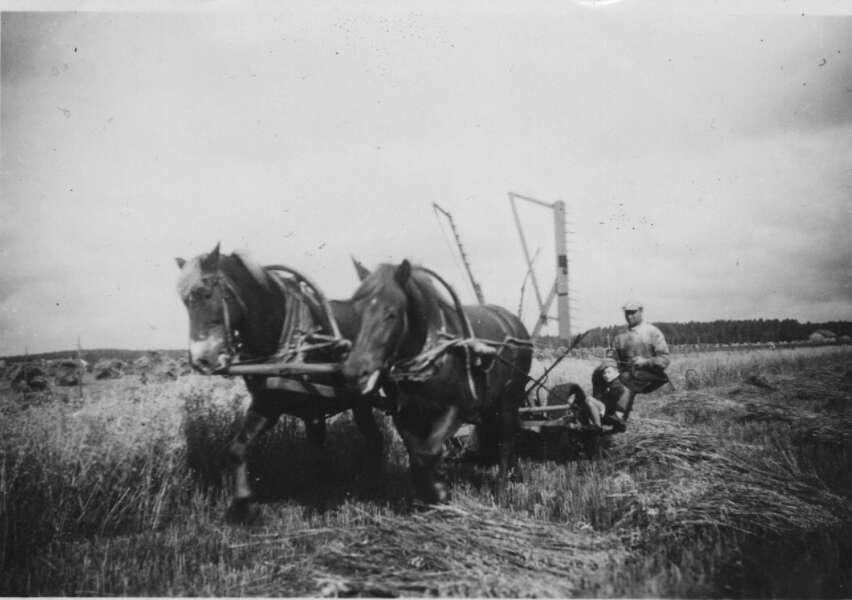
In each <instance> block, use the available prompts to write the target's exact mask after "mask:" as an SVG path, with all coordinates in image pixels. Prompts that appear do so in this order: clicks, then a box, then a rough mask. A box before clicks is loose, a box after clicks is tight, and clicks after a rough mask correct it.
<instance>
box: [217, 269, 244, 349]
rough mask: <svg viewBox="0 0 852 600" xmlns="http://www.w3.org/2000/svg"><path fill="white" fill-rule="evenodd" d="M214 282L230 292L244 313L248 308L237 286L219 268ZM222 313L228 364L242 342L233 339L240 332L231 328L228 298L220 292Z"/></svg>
mask: <svg viewBox="0 0 852 600" xmlns="http://www.w3.org/2000/svg"><path fill="white" fill-rule="evenodd" d="M216 282H217V283H218V284H219V285H221V286H222V287H223V288H224V289H225V291H227V292H230V294H231V296H232V297H233V299H234V301H235V302H236V303H237V304H238V305H239V307H240V309H241V310H242V311H243V315H245V314H246V313H247V312H248V310H247V308H246V303H245V301H244V300H243V299H242V297H241V296H240V294H239V292H238V291H237V287H236V286H235V285H234V283H233V282H232V281H231V280H230V278H229V277H228V276H227V275H225V274H224V273H223V272H222V271H221V270H219V271H217V276H216ZM222 314H223V315H224V318H225V348H226V350H227V355H226V359H227V364H228V365H230V364H231V362H232V361H233V359H234V356H239V352H240V346H242V343H241V342H239V341H238V340H235V339H234V337H235V335H234V334H236V337H237V338H238V337H239V335H240V332H239V331H237V330H235V329H233V326H232V320H231V311H230V310H229V308H228V298H227V295H226V294H222Z"/></svg>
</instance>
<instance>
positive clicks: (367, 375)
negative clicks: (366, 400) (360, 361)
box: [343, 362, 383, 395]
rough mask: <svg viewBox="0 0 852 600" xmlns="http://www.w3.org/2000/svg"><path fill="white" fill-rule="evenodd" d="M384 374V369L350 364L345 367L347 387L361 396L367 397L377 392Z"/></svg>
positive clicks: (345, 364)
mask: <svg viewBox="0 0 852 600" xmlns="http://www.w3.org/2000/svg"><path fill="white" fill-rule="evenodd" d="M382 373H383V369H382V368H381V367H370V366H367V365H364V366H361V365H354V364H352V363H350V362H347V363H344V365H343V376H344V378H345V379H346V385H347V386H348V387H349V388H350V389H352V390H357V391H358V393H359V394H361V395H367V394H370V393H372V392H375V391H376V389H377V388H378V387H379V382H380V381H381V379H382Z"/></svg>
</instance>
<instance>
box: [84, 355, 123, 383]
mask: <svg viewBox="0 0 852 600" xmlns="http://www.w3.org/2000/svg"><path fill="white" fill-rule="evenodd" d="M126 368H127V365H126V364H125V363H124V361H121V360H108V359H101V360H99V361H98V362H96V363H95V366H94V367H93V369H92V371H93V372H94V374H95V379H118V378H120V377H122V376H123V375H124V370H125V369H126Z"/></svg>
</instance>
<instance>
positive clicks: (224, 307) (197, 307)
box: [177, 244, 382, 519]
mask: <svg viewBox="0 0 852 600" xmlns="http://www.w3.org/2000/svg"><path fill="white" fill-rule="evenodd" d="M177 263H178V266H179V267H180V269H181V273H180V279H179V281H178V293H179V294H180V296H181V299H182V300H183V302H184V304H185V305H186V308H187V311H188V312H189V356H190V362H191V364H192V367H193V368H194V369H195V370H196V371H198V372H200V373H204V374H208V375H209V374H213V373H214V372H215V371H217V370H218V369H220V368H223V367H225V366H227V365H228V363H229V362H230V360H231V359H233V358H240V359H251V358H262V357H268V356H272V355H275V354H276V352H278V351H279V346H280V341H281V337H282V331H284V329H285V322H289V323H291V324H292V323H293V319H295V318H296V316H297V315H296V314H295V313H296V312H298V313H299V316H300V317H301V319H302V320H301V321H299V323H300V327H304V326H305V325H308V326H309V327H308V328H310V329H314V330H316V331H317V332H319V333H325V334H330V333H331V331H332V329H333V327H332V325H331V323H330V322H329V319H328V318H327V317H326V316H324V315H323V313H322V311H321V310H320V309H319V307H318V306H316V302H315V301H314V302H313V303H312V299H311V298H309V297H308V296H307V295H306V294H305V293H304V292H303V291H301V292H300V288H299V286H293V285H291V286H290V287H289V288H288V287H287V285H286V284H285V283H284V282H282V280H281V278H279V277H277V276H276V275H275V274H273V273H271V272H270V271H269V270H267V269H265V268H263V267H261V266H259V265H258V264H256V263H255V262H254V261H252V260H250V259H248V258H247V257H245V256H242V255H240V254H236V253H235V254H231V255H223V254H220V252H219V246H218V244H217V245H216V248H214V249H213V251H212V252H210V253H209V254H206V255H205V254H202V255H200V256H196V257H195V258H192V259H190V260H183V259H181V258H178V259H177ZM288 290H289V291H288ZM329 304H330V306H331V313H332V314H333V316H334V319H335V321H336V322H337V324H338V325H339V331H340V333H341V335H342V337H344V338H346V339H348V340H351V339H353V338H354V337H355V334H356V331H357V321H356V318H355V314H354V311H353V310H352V307H351V305H350V304H349V303H348V302H341V301H331V302H330V303H329ZM304 321H307V323H305V322H304ZM290 330H292V326H291V327H290ZM237 345H238V346H239V350H238V351H237V350H235V346H237ZM237 352H238V356H234V354H235V353H237ZM324 377H326V379H325V380H320V381H317V380H316V379H313V380H312V381H314V382H318V383H324V384H328V385H335V384H336V385H338V386H339V387H340V388H343V387H344V386H343V382H342V381H335V377H337V378H339V377H340V375H339V374H333V373H331V374H327V375H325V376H324ZM244 379H245V384H246V387H247V388H248V391H249V393H250V394H251V405H250V406H249V409H248V412H247V413H246V415H245V419H244V420H243V423H242V426H241V428H240V430H239V432H238V433H237V435H236V436H235V438H234V439H233V441H232V443H231V445H230V447H229V456H230V459H231V462H232V464H233V468H234V495H233V500H232V502H231V506H230V508H229V515H230V516H231V517H232V518H234V519H241V518H245V517H246V516H248V514H249V504H250V501H251V497H252V492H251V488H250V486H249V483H248V472H247V465H246V453H247V449H248V447H249V445H250V444H251V443H252V442H253V441H254V440H255V438H256V437H257V436H258V435H259V434H260V433H262V432H263V431H265V430H267V429H270V428H271V427H272V426H273V425H275V423H276V422H277V420H278V418H279V417H280V416H281V415H282V414H289V415H293V416H297V417H300V418H301V419H303V420H304V421H305V426H306V431H307V433H308V437H309V439H310V440H311V441H313V442H315V443H317V444H322V441H323V439H324V434H325V418H326V417H327V416H328V415H329V414H333V413H334V412H339V411H341V410H346V409H347V408H352V409H353V413H354V416H355V421H356V423H357V425H358V427H359V429H360V430H361V432H362V433H363V434H364V435H365V436H366V438H367V443H368V447H369V450H370V453H371V454H372V455H373V456H374V457H375V458H376V459H377V460H379V459H380V458H381V454H382V436H381V432H380V431H379V428H378V426H377V425H376V422H375V420H374V419H373V414H372V409H371V407H370V405H369V403H367V402H352V401H351V399H352V398H354V395H348V394H347V396H348V398H349V400H347V399H346V398H344V402H342V403H337V404H336V405H334V407H335V408H332V409H331V411H329V410H328V404H325V403H322V402H321V399H320V398H318V397H317V396H315V395H312V394H310V393H309V392H307V391H303V392H296V391H290V390H282V389H268V388H267V387H266V385H265V379H266V378H265V377H263V376H257V375H249V376H245V377H244Z"/></svg>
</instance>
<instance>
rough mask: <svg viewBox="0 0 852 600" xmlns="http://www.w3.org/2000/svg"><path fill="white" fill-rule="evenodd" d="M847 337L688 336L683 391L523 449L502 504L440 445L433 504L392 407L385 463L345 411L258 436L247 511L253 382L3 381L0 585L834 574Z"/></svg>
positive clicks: (826, 584)
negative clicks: (254, 501) (720, 341)
mask: <svg viewBox="0 0 852 600" xmlns="http://www.w3.org/2000/svg"><path fill="white" fill-rule="evenodd" d="M831 350H834V352H831ZM849 356H850V353H849V352H845V353H844V352H842V351H841V350H840V349H799V350H776V351H764V352H744V353H731V354H728V355H724V354H719V355H710V354H707V353H705V354H702V355H700V356H690V355H684V356H676V357H675V358H674V360H673V364H672V366H671V368H670V369H669V371H670V373H671V374H672V378H673V379H674V381H675V385H676V386H677V388H678V391H677V392H676V393H672V392H671V391H665V390H663V391H661V392H657V393H656V394H654V395H652V396H648V397H643V398H642V399H641V400H640V401H639V402H638V405H637V409H636V414H635V417H634V418H632V419H631V425H630V428H629V430H628V432H627V433H626V434H624V435H622V436H617V437H616V438H614V439H612V440H611V441H610V442H609V443H608V444H607V445H606V446H605V447H604V448H603V451H602V453H601V455H600V456H599V457H598V458H596V459H594V460H586V459H583V460H569V461H567V462H563V461H560V462H557V461H553V460H546V459H541V458H539V459H531V458H525V459H523V460H522V461H521V463H520V469H519V474H520V475H521V476H522V479H521V480H519V481H515V482H513V483H511V484H510V486H509V489H508V493H507V495H506V496H505V497H504V498H503V499H502V501H501V502H500V503H499V504H498V503H497V500H496V497H495V494H494V486H493V484H494V471H493V470H487V469H483V468H481V467H477V466H473V465H470V464H466V463H450V464H448V465H447V476H448V478H449V480H450V484H451V489H452V491H453V493H454V497H455V499H456V500H455V502H454V506H455V507H456V508H458V509H459V510H461V511H462V512H444V513H441V512H440V511H439V512H438V513H427V514H425V515H423V516H419V513H418V512H417V507H416V506H414V505H413V504H412V501H411V489H410V484H409V481H408V474H407V466H406V465H407V457H406V454H405V452H404V449H403V447H402V445H401V443H400V440H399V439H398V437H397V436H396V435H395V433H394V432H393V430H392V427H390V425H389V423H388V422H387V420H384V421H383V423H382V428H383V431H384V436H385V441H386V444H387V447H388V450H387V452H386V456H385V457H384V473H382V474H381V475H380V476H377V474H376V473H375V472H374V471H373V470H372V469H371V468H370V465H369V463H368V460H367V455H366V448H365V444H364V441H363V439H362V438H361V436H360V435H359V433H358V432H357V429H356V428H355V426H354V424H353V423H352V421H351V419H350V418H349V417H348V416H340V417H336V418H334V419H332V420H331V422H330V424H329V432H328V440H327V444H326V448H325V449H324V450H323V451H318V450H317V449H314V448H312V447H311V446H310V445H309V444H307V442H306V439H305V434H304V430H303V427H302V425H301V424H300V423H299V422H298V421H295V420H286V421H285V422H284V423H282V424H280V425H278V426H277V427H276V428H275V429H274V430H273V431H271V432H270V433H269V434H267V435H266V436H265V437H264V438H263V440H262V441H261V442H260V443H259V444H258V445H257V446H256V447H255V448H254V449H253V450H252V453H251V456H250V470H251V479H252V484H253V486H254V488H255V491H256V492H257V495H258V497H259V499H260V500H261V503H262V504H261V513H262V514H261V519H260V521H259V523H257V524H255V525H253V526H251V527H232V526H230V525H227V524H226V523H225V522H224V519H223V514H224V511H225V508H226V506H227V501H228V497H227V489H228V478H229V475H228V470H227V468H226V466H227V460H226V456H225V450H226V447H227V442H228V440H229V438H230V437H231V435H232V434H233V432H234V431H235V427H236V426H237V423H238V420H239V418H240V417H241V415H242V414H243V412H244V410H245V408H246V404H247V402H248V397H247V395H246V392H245V390H244V388H243V386H242V384H241V382H239V381H237V380H223V379H219V378H202V377H198V376H191V377H186V378H182V379H180V380H178V381H177V382H174V383H162V384H151V385H146V386H140V385H138V384H137V383H136V382H135V381H131V380H119V381H116V382H106V383H102V384H98V385H91V386H87V387H86V388H84V390H85V393H84V397H83V398H81V399H79V401H75V402H68V403H63V402H55V401H51V400H50V399H49V398H45V399H44V400H43V401H41V402H29V405H28V406H27V407H22V406H21V404H20V403H19V402H18V399H17V396H16V395H15V394H13V393H11V392H10V391H9V390H5V389H3V390H0V411H2V419H0V593H4V594H15V595H35V594H51V595H78V594H94V595H147V594H155V595H163V596H174V595H205V596H216V595H228V596H235V595H247V594H248V595H269V594H272V595H315V594H317V593H328V594H334V593H340V594H358V593H361V594H363V593H367V594H370V593H372V595H376V594H380V593H381V594H384V593H403V594H405V595H420V594H424V595H430V594H443V595H468V596H470V595H473V596H484V595H518V594H520V593H522V592H523V590H522V589H521V587H519V586H521V585H522V584H523V585H527V584H529V585H533V583H530V582H535V585H534V586H533V587H532V588H528V589H535V592H536V594H537V595H539V596H548V595H566V594H570V595H589V594H603V595H610V596H619V595H629V596H641V595H650V596H670V595H676V596H695V595H700V596H707V595H736V594H748V595H752V596H754V595H805V596H807V595H831V594H832V593H834V594H840V595H843V594H842V590H843V589H847V590H848V587H847V588H844V587H843V586H844V585H847V586H848V585H852V581H850V577H849V575H848V573H849V572H850V570H851V568H852V565H850V564H849V559H848V558H844V557H845V556H850V555H852V548H850V547H849V543H848V542H846V541H844V539H845V540H848V539H852V536H850V535H849V534H850V533H852V531H849V527H850V523H852V518H850V517H849V515H848V508H847V507H848V505H849V499H850V497H852V485H850V483H849V482H850V481H852V477H850V473H852V464H850V456H852V439H850V436H849V435H848V431H850V428H849V418H850V417H852V407H850V406H849V402H848V394H849V391H852V390H849V389H847V388H844V387H843V386H844V385H846V384H844V383H843V382H844V381H845V379H844V378H843V377H842V376H843V372H842V369H844V368H848V367H847V366H846V365H848V358H849ZM594 366H595V363H594V361H577V360H571V361H566V362H565V363H564V364H561V365H560V366H559V367H557V369H555V370H554V373H553V374H552V376H551V378H550V382H551V383H559V382H563V381H568V380H570V381H577V382H581V383H582V384H583V385H584V386H585V385H587V383H588V382H589V381H590V374H591V370H592V369H593V368H594ZM538 368H543V367H542V365H538ZM688 369H693V370H695V371H697V372H698V373H700V375H701V380H700V381H701V387H700V389H698V390H692V391H688V390H686V389H685V386H684V385H682V384H681V382H682V381H683V378H684V377H685V374H686V372H687V370H688ZM839 370H841V372H838V371H839ZM753 374H759V375H761V376H762V377H764V378H765V379H766V383H767V384H768V387H760V386H755V385H752V384H751V383H749V380H750V379H749V378H750V377H751V376H752V375H753ZM761 381H763V380H761ZM844 428H845V429H844ZM844 432H846V433H844ZM548 528H550V529H548ZM547 531H551V532H552V533H551V535H550V536H548V535H547ZM844 536H845V537H844ZM441 539H446V540H447V544H446V545H444V546H442V545H441V544H440V543H437V545H436V540H437V541H440V540H441ZM465 539H467V540H469V543H465ZM773 550H774V552H775V554H774V555H773ZM466 552H467V553H468V554H467V555H466V554H465V553H466ZM471 552H473V554H470V553H471ZM474 554H475V555H476V556H477V557H478V558H477V559H476V560H475V561H473V559H472V558H471V557H472V556H474ZM773 558H777V561H776V562H777V563H778V564H777V566H773V565H774V564H775V563H773ZM472 561H473V562H472ZM477 561H478V562H477ZM572 561H573V562H572ZM844 561H845V562H844ZM796 565H798V566H796ZM801 568H805V569H807V570H808V572H809V574H810V575H811V577H810V578H809V579H808V578H802V577H801V572H800V571H798V570H797V569H801ZM441 569H444V570H443V571H442V570H441ZM844 569H846V570H845V573H846V574H845V575H844ZM501 574H502V575H501ZM534 576H535V577H534ZM510 577H511V578H514V580H513V581H510V580H509V578H510ZM418 578H420V579H418ZM800 580H802V581H805V580H806V581H807V584H805V583H797V582H798V581H800ZM524 582H526V583H524ZM797 586H798V587H797ZM838 590H841V591H840V592H838Z"/></svg>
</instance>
